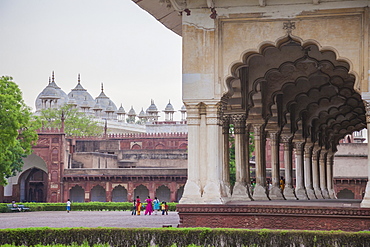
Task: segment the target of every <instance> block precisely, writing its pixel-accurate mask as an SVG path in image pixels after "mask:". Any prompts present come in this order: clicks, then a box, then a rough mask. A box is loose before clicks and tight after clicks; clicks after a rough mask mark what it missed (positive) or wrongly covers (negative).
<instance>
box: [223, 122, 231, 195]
mask: <svg viewBox="0 0 370 247" xmlns="http://www.w3.org/2000/svg"><path fill="white" fill-rule="evenodd" d="M229 131H230V117H229V116H225V115H224V116H223V117H222V137H223V142H222V146H223V147H222V150H223V153H224V155H223V166H222V183H223V185H222V186H223V195H222V196H223V197H231V192H230V167H229V166H230V150H229V149H230V144H229V137H230V134H229Z"/></svg>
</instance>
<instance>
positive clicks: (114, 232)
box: [0, 228, 370, 247]
mask: <svg viewBox="0 0 370 247" xmlns="http://www.w3.org/2000/svg"><path fill="white" fill-rule="evenodd" d="M369 243H370V232H342V231H280V230H246V229H221V228H219V229H210V228H155V229H150V228H25V229H2V230H0V245H5V244H13V245H16V246H21V245H24V246H37V245H38V244H42V245H52V244H61V245H72V244H75V245H89V246H93V245H109V246H130V247H131V246H137V247H147V246H158V247H168V246H176V247H183V246H215V247H221V246H254V247H259V246H278V247H280V246H281V247H288V246H305V247H311V246H312V247H313V246H315V247H321V246H346V247H351V246H369Z"/></svg>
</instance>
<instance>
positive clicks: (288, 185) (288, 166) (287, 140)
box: [280, 134, 297, 200]
mask: <svg viewBox="0 0 370 247" xmlns="http://www.w3.org/2000/svg"><path fill="white" fill-rule="evenodd" d="M292 138H293V136H292V135H291V134H282V135H281V136H280V139H281V142H282V143H283V145H284V164H285V188H284V191H283V194H284V197H285V199H287V200H295V199H297V197H296V196H295V192H294V188H293V161H292Z"/></svg>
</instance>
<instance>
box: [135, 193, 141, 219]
mask: <svg viewBox="0 0 370 247" xmlns="http://www.w3.org/2000/svg"><path fill="white" fill-rule="evenodd" d="M140 210H141V201H140V197H139V196H137V197H136V215H140Z"/></svg>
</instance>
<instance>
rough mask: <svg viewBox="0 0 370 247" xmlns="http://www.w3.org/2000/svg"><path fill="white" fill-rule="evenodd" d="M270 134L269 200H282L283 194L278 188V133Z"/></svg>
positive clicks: (270, 132) (272, 132)
mask: <svg viewBox="0 0 370 247" xmlns="http://www.w3.org/2000/svg"><path fill="white" fill-rule="evenodd" d="M269 134H270V145H271V170H272V171H271V173H272V188H271V190H270V191H269V197H270V199H271V200H284V199H285V198H284V196H283V192H282V190H281V188H280V160H279V152H280V149H279V147H280V145H279V144H280V142H279V132H278V131H269Z"/></svg>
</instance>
